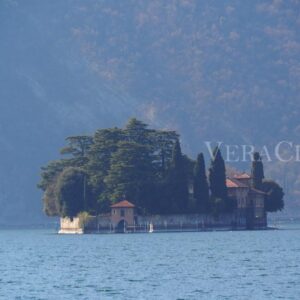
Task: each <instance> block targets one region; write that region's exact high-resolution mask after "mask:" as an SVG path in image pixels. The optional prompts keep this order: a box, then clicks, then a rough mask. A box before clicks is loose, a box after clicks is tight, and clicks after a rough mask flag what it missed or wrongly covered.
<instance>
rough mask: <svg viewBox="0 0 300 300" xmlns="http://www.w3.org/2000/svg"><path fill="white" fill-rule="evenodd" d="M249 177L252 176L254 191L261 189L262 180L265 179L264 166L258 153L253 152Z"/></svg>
mask: <svg viewBox="0 0 300 300" xmlns="http://www.w3.org/2000/svg"><path fill="white" fill-rule="evenodd" d="M251 175H252V185H253V187H254V188H256V189H261V188H262V183H263V179H264V178H265V176H264V166H263V163H262V159H261V156H260V154H259V152H255V153H254V154H253V161H252V170H251Z"/></svg>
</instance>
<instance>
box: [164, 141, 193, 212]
mask: <svg viewBox="0 0 300 300" xmlns="http://www.w3.org/2000/svg"><path fill="white" fill-rule="evenodd" d="M167 185H168V202H169V203H168V207H169V211H170V212H173V213H185V212H187V210H188V202H189V193H188V178H187V172H186V165H185V159H184V157H183V155H182V153H181V147H180V143H179V141H178V140H176V142H175V144H174V148H173V153H172V161H171V165H170V169H169V174H168V178H167Z"/></svg>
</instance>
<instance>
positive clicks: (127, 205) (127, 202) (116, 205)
mask: <svg viewBox="0 0 300 300" xmlns="http://www.w3.org/2000/svg"><path fill="white" fill-rule="evenodd" d="M110 207H113V208H118V207H121V208H122V207H135V206H134V205H133V204H132V203H131V202H129V201H127V200H123V201H120V202H118V203H115V204H113V205H111V206H110Z"/></svg>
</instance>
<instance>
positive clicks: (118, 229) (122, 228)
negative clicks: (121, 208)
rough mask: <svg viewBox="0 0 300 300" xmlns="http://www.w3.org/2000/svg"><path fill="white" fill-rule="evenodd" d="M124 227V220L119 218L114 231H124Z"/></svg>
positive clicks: (125, 225)
mask: <svg viewBox="0 0 300 300" xmlns="http://www.w3.org/2000/svg"><path fill="white" fill-rule="evenodd" d="M126 227H127V224H126V221H125V220H121V221H120V222H119V223H118V225H117V227H116V229H115V231H116V232H117V233H125V232H126Z"/></svg>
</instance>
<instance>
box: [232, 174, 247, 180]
mask: <svg viewBox="0 0 300 300" xmlns="http://www.w3.org/2000/svg"><path fill="white" fill-rule="evenodd" d="M233 178H236V179H250V178H251V176H250V175H249V174H247V173H242V174H236V175H234V176H233Z"/></svg>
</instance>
